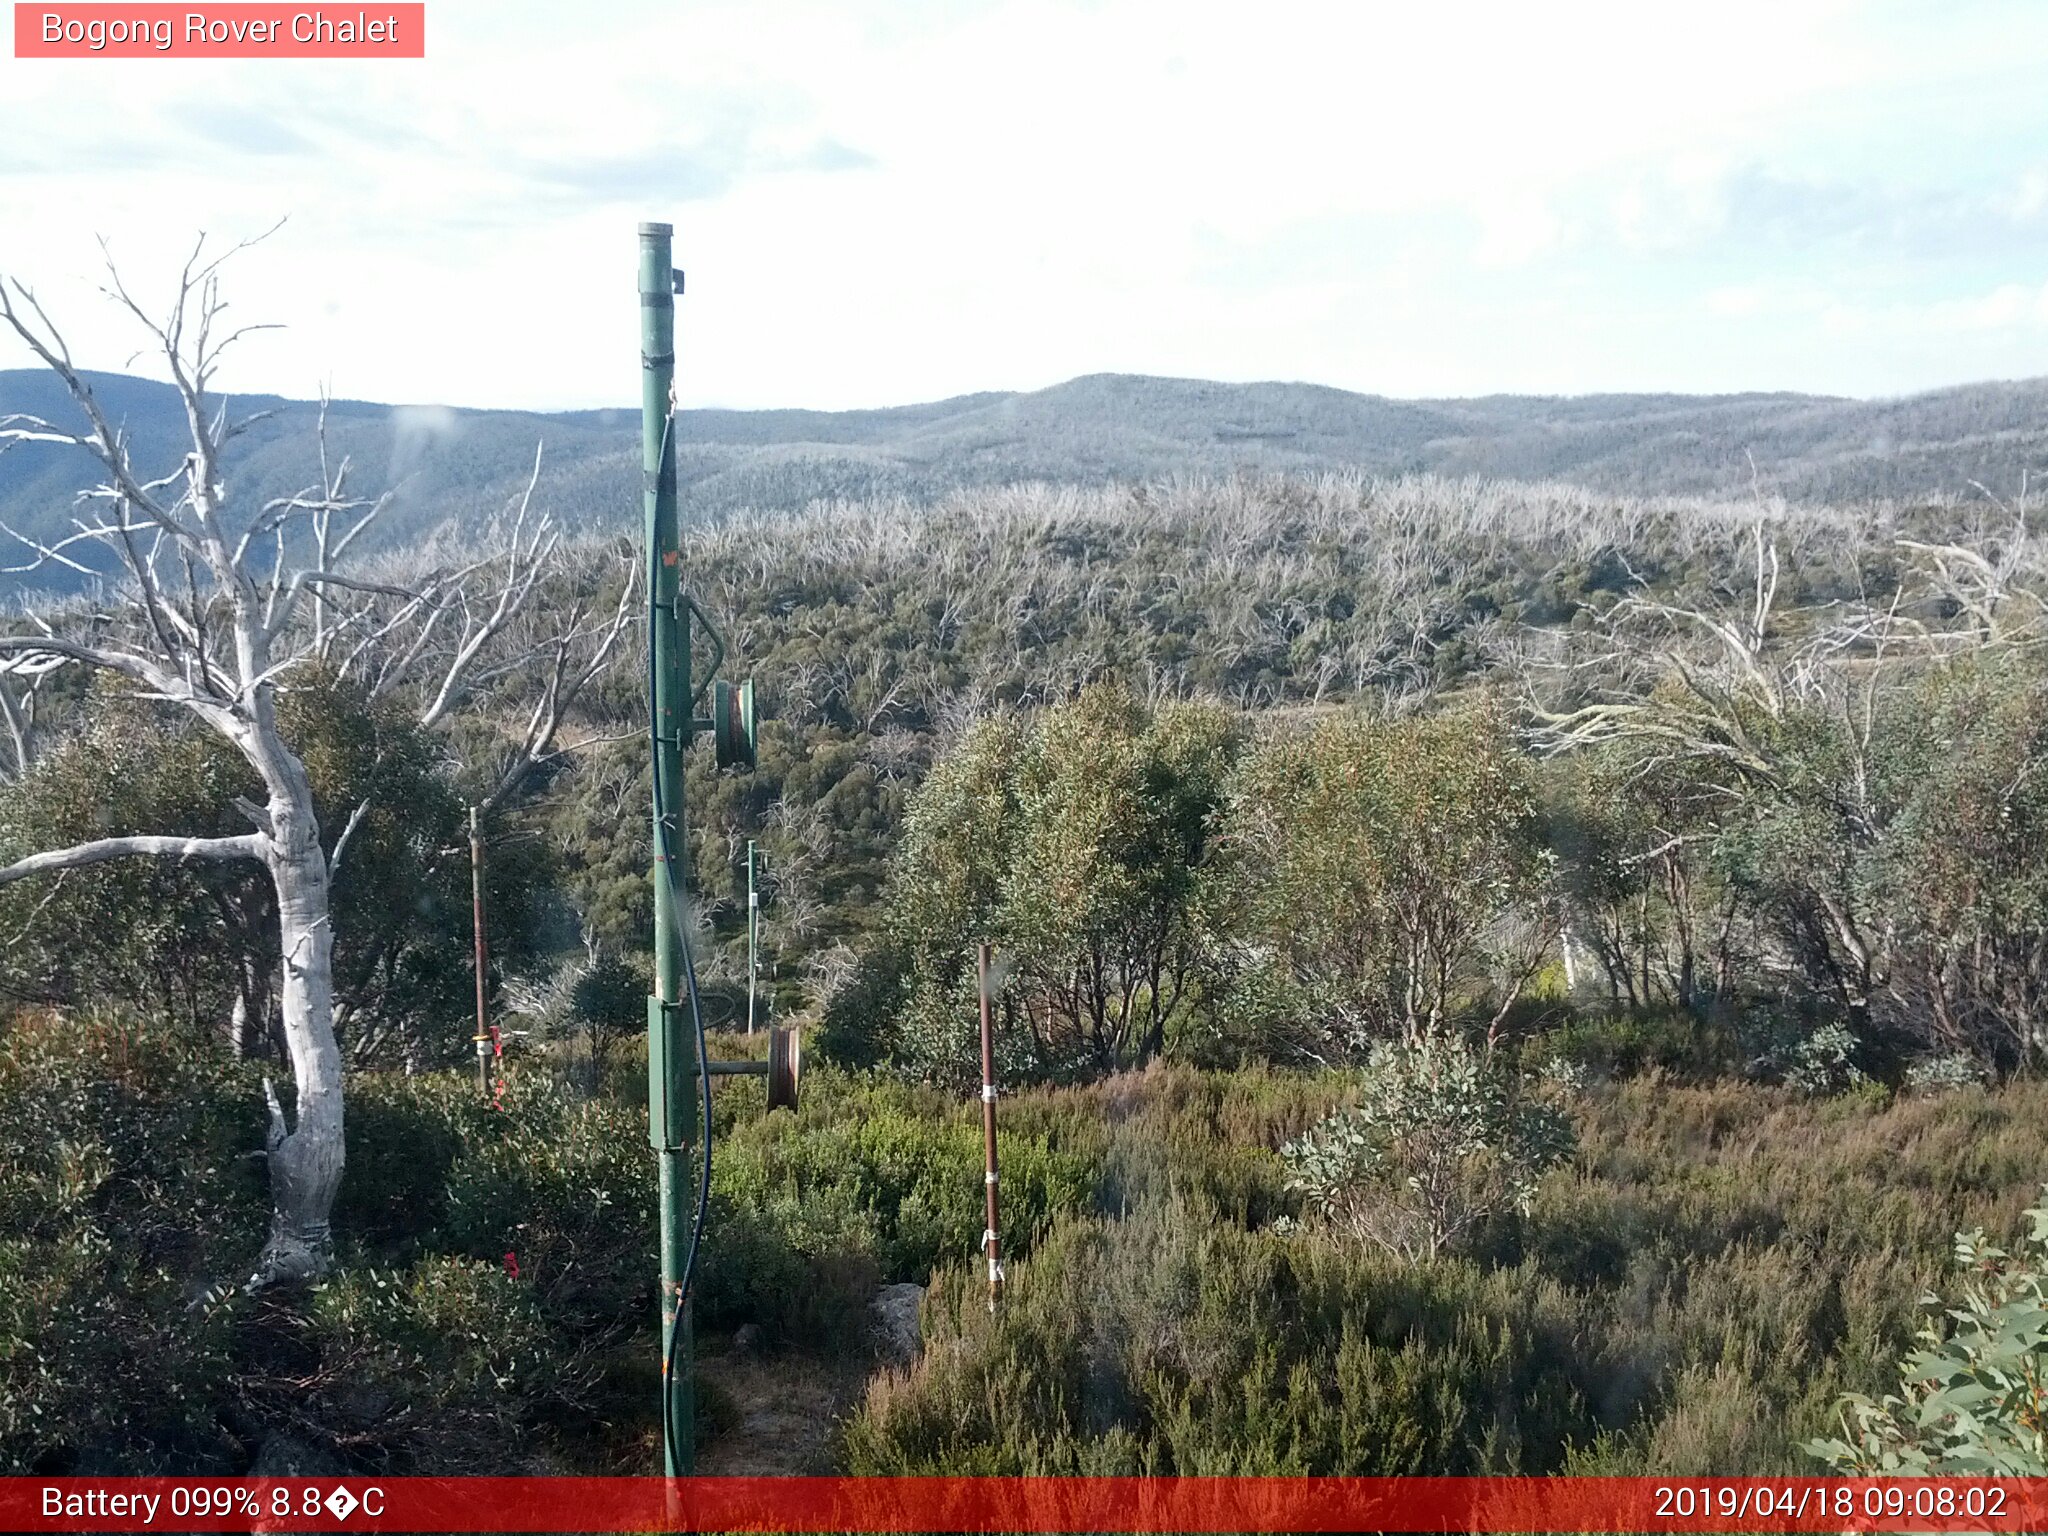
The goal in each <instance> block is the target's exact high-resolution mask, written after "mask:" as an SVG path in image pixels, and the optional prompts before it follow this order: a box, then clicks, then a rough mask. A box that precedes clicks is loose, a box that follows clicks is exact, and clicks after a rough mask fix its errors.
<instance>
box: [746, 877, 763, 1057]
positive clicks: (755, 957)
mask: <svg viewBox="0 0 2048 1536" xmlns="http://www.w3.org/2000/svg"><path fill="white" fill-rule="evenodd" d="M760 937H761V893H760V892H759V891H757V890H756V889H754V840H753V839H752V838H751V837H750V838H748V839H747V1033H748V1034H750V1035H751V1034H752V1033H753V1032H754V991H755V988H756V987H757V986H758V985H759V983H760V979H761V963H760V959H759V943H760Z"/></svg>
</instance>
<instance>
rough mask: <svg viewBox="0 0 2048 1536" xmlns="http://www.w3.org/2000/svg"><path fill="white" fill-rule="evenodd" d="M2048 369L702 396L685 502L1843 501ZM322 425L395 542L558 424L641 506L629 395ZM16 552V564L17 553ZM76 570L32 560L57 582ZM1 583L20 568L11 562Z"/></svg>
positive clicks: (13, 377) (485, 500) (111, 394)
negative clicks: (1258, 497)
mask: <svg viewBox="0 0 2048 1536" xmlns="http://www.w3.org/2000/svg"><path fill="white" fill-rule="evenodd" d="M89 377H90V378H91V380H92V381H93V385H94V388H95V389H96V390H97V391H98V392H99V394H100V396H101V398H102V400H103V401H104V403H105V405H106V408H107V411H108V413H109V415H110V416H111V417H112V419H114V420H115V421H117V422H119V423H121V424H122V425H123V427H124V428H125V429H126V430H127V431H129V432H130V433H131V434H132V437H133V441H134V444H135V446H136V449H137V451H138V453H140V454H144V455H154V454H157V453H161V452H164V451H168V450H170V449H173V448H175V446H176V444H177V443H178V442H179V441H180V440H181V435H182V433H183V432H184V417H183V414H182V408H181V407H180V406H179V404H178V402H177V399H176V396H175V393H174V392H173V391H172V390H171V389H170V387H169V386H168V385H159V384H153V383H149V382H147V381H145V380H141V379H134V378H128V377H125V376H121V375H113V374H93V375H90V376H89ZM236 406H237V409H238V410H239V411H243V412H248V413H252V414H253V413H259V412H269V413H271V414H270V415H268V416H267V417H266V419H264V420H261V421H258V422H256V423H254V424H253V425H252V426H251V427H250V428H249V430H248V431H247V433H246V434H244V435H243V437H242V438H241V440H240V443H239V444H238V449H239V469H240V473H241V475H242V481H241V484H242V485H243V486H244V487H245V488H246V490H247V492H248V493H249V494H250V495H251V496H252V497H255V498H258V499H259V500H267V499H269V498H270V497H273V496H280V495H289V494H291V493H293V492H295V491H297V490H299V489H300V488H301V487H302V486H303V485H304V484H306V483H307V481H308V479H309V478H310V477H311V475H312V474H313V472H314V471H313V468H312V464H313V460H312V458H311V456H310V444H311V441H312V435H313V427H314V423H315V421H316V420H317V417H318V414H319V407H318V406H317V405H315V404H312V403H308V402H305V401H287V400H280V399H275V398H272V397H267V396H255V397H250V398H247V399H243V400H240V401H237V402H236ZM69 411H70V408H69V407H68V406H67V405H66V404H65V403H64V401H63V400H62V398H61V390H60V389H59V387H58V386H57V385H56V384H55V383H54V381H52V380H51V379H49V378H48V377H47V376H46V375H43V374H39V373H37V372H35V371H32V370H16V371H0V416H4V415H9V414H14V413H26V414H31V415H36V416H47V417H51V418H53V419H57V420H61V421H65V422H66V423H67V424H68V423H69V420H70V417H69V414H68V413H69ZM2044 419H2048V386H2044V385H2043V384H2042V383H2041V382H2040V381H2028V382H2021V383H2012V384H1982V385H1972V386H1969V387H1966V388H1961V389H1951V390H1943V391H1938V392H1935V393H1932V394H1925V395H1915V396H1910V397H1906V398H1904V399H1899V400H1889V401H1861V400H1842V399H1828V398H1821V397H1817V396H1803V395H1790V394H1754V395H1729V396H1682V395H1595V396H1584V397H1577V398H1541V397H1524V396H1506V395H1502V396H1490V397H1486V398H1480V399H1470V400H1392V399H1387V398H1385V397H1382V396H1377V395H1363V394H1353V393H1350V392H1347V391H1344V390H1339V389H1329V388H1323V387H1320V386H1315V385H1307V384H1218V383H1209V382H1204V381H1200V380H1188V379H1162V378H1145V377H1135V376H1129V375H1118V374H1099V375H1094V376H1091V377H1087V378H1080V379H1074V380H1070V381H1069V382H1067V383H1065V384H1060V385H1056V386H1054V387H1052V388H1050V389H1044V390H1039V391H1036V392H1034V393H1029V394H1013V393H987V394H978V395H965V396H961V397H959V398H957V399H952V400H943V401H937V402H934V403H931V404H926V405H910V406H901V407H895V408H888V409H877V410H862V411H838V412H827V411H803V410H769V411H723V410H697V411H685V412H683V413H682V414H681V415H680V416H679V418H678V423H677V426H678V441H679V443H680V444H681V455H680V464H679V467H680V471H681V476H682V482H683V486H684V490H685V494H686V496H687V498H688V501H689V504H690V506H691V507H692V508H693V509H694V510H695V511H696V512H697V513H698V514H699V515H701V516H707V517H716V516H721V515H724V514H726V513H729V512H732V511H735V510H739V509H746V508H754V509H763V510H800V509H801V508H803V507H804V506H806V505H808V504H809V503H811V502H812V501H816V500H820V499H823V500H831V499H837V498H853V499H862V498H889V497H898V496H901V497H909V498H914V499H930V498H932V497H935V496H939V495H943V494H945V493H947V492H949V491H952V490H955V489H961V488H970V487H996V486H1003V485H1009V484H1015V483H1018V482H1022V481H1034V480H1036V481H1045V482H1048V483H1052V484H1073V485H1100V484H1104V483H1110V482H1143V481H1147V480H1155V479H1160V478H1165V477H1172V476H1175V475H1187V474H1208V475H1215V474H1228V473H1233V472H1236V471H1239V470H1246V471H1251V472H1253V473H1268V472H1274V471H1290V472H1295V473H1307V474H1315V473H1320V472H1323V471H1328V470H1362V471H1365V472H1368V473H1372V474H1378V475H1404V474H1437V475H1446V476H1451V477H1461V476H1467V475H1476V476H1483V477H1491V478H1505V479H1514V480H1549V479H1557V480H1564V481H1569V482H1572V483H1576V484H1580V485H1585V486H1589V487H1594V488H1598V489H1600V490H1603V491H1609V492H1627V493H1630V494H1633V495H1652V496H1654V495H1662V494H1679V493H1683V494H1701V495H1728V494H1749V493H1751V492H1752V491H1754V490H1761V491H1762V492H1764V493H1766V494H1779V495H1783V496H1786V497H1788V498H1790V499H1793V500H1798V501H1811V502H1829V501H1831V502H1844V501H1857V500H1868V499H1876V498H1902V499H1913V498H1926V497H1935V496H1943V495H1956V494H1964V493H1967V492H1968V490H1969V487H1970V484H1971V482H1972V481H1976V482H1981V483H1982V484H1984V485H1987V486H1990V487H1993V488H1994V489H1997V490H1999V491H2001V492H2004V491H2006V490H2009V489H2011V488H2013V487H2015V486H2017V485H2018V484H2019V481H2020V479H2021V477H2022V475H2023V473H2024V472H2025V471H2026V470H2027V468H2028V467H2029V466H2031V465H2033V464H2034V463H2036V462H2037V460H2038V456H2039V453H2040V451H2041V449H2042V447H2043V435H2044V432H2043V429H2042V427H2041V426H2040V422H2041V421H2042V420H2044ZM328 432H329V436H330V440H331V445H332V448H333V451H334V452H335V454H336V456H337V457H339V456H342V455H346V456H347V457H349V458H350V460H351V461H352V462H353V464H354V466H355V473H356V484H357V485H358V486H359V487H364V488H368V489H369V490H371V491H373V492H376V493H381V492H383V491H384V490H386V489H389V490H392V491H393V492H394V493H395V500H394V503H393V505H392V507H391V508H390V509H389V511H388V513H387V514H386V516H385V517H384V518H383V519H382V520H381V526H380V527H379V529H378V530H377V532H376V534H375V538H376V539H377V540H379V541H381V542H382V543H384V544H385V545H387V546H390V547H402V546H403V545H405V544H406V543H407V542H409V541H412V540H415V539H417V538H419V537H420V536H421V535H422V534H423V533H424V532H425V530H427V529H429V528H431V527H433V526H435V525H437V524H439V523H440V522H442V521H444V520H447V519H451V518H452V519H456V520H459V521H461V522H463V523H464V524H466V525H470V526H475V525H477V524H479V523H481V522H482V521H484V520H485V519H487V518H488V516H489V515H490V513H491V511H492V509H494V508H495V507H497V506H499V505H500V504H502V503H503V502H504V500H505V499H506V498H507V497H508V496H509V495H511V494H513V493H514V492H516V490H517V489H518V487H519V486H520V484H521V483H522V482H523V480H524V477H525V475H526V474H527V472H528V470H529V469H530V467H531V463H532V459H533V453H534V448H535V446H536V444H537V443H543V442H544V443H545V445H546V455H547V461H546V470H545V474H546V482H547V488H548V494H549V498H550V502H551V505H552V507H553V509H554V511H555V512H556V514H557V516H559V517H560V518H561V519H562V520H563V521H564V522H566V523H569V524H571V525H574V526H577V527H584V528H609V527H619V526H623V525H626V524H628V523H630V521H631V518H632V509H633V508H634V507H636V506H637V505H638V501H637V490H636V484H635V478H634V477H635V475H636V474H637V472H638V464H639V448H638V432H639V418H638V415H637V413H636V412H633V411H629V410H615V411H579V412H570V413H563V414H555V415H536V414H531V413H524V412H513V411H476V410H462V409H453V408H448V407H444V406H438V405H430V406H419V405H411V406H393V405H379V404H370V403H366V402H361V401H335V402H333V403H332V405H331V406H330V408H329V411H328ZM80 473H81V470H80V466H79V464H78V463H77V462H76V460H75V458H67V456H66V454H65V453H64V452H63V451H61V450H57V449H52V448H48V447H45V446H43V445H39V444H33V443H31V444H24V445H21V446H19V447H17V448H16V449H15V450H14V451H12V452H11V453H9V454H7V455H6V456H4V457H0V520H4V521H5V522H6V523H7V524H9V525H11V526H12V527H15V528H17V529H20V530H21V531H22V532H24V533H27V534H29V535H30V536H32V537H35V538H41V539H49V538H51V537H53V536H62V535H63V534H64V533H66V532H69V531H70V525H69V523H68V522H67V521H66V513H65V508H66V506H67V505H68V502H69V500H70V497H71V495H72V493H73V492H74V491H75V490H76V488H77V482H78V477H79V475H80ZM0 563H4V564H7V565H15V564H19V563H21V561H20V560H19V559H16V558H13V557H7V558H4V559H0ZM76 576H77V573H76V572H72V571H70V570H68V569H67V568H65V567H62V566H58V567H54V568H45V569H44V570H42V571H39V572H37V573H36V579H37V581H38V582H40V583H44V584H53V583H66V582H70V581H72V580H74V579H75V578H76ZM5 580H6V581H7V582H9V583H13V582H16V581H17V580H18V577H16V576H8V577H6V578H5Z"/></svg>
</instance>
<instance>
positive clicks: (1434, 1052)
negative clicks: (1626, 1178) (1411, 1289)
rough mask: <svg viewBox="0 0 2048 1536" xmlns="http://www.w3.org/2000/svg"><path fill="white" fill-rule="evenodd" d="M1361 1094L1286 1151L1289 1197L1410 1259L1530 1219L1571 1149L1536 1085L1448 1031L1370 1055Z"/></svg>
mask: <svg viewBox="0 0 2048 1536" xmlns="http://www.w3.org/2000/svg"><path fill="white" fill-rule="evenodd" d="M1360 1094H1361V1096H1360V1099H1359V1102H1358V1103H1357V1104H1356V1105H1354V1106H1352V1107H1350V1108H1348V1109H1342V1110H1339V1111H1337V1112H1336V1113H1335V1114H1333V1115H1331V1116H1329V1117H1328V1118H1327V1119H1325V1120H1323V1121H1322V1122H1320V1123H1319V1124H1317V1125H1315V1126H1314V1127H1312V1128H1311V1129H1310V1130H1309V1131H1308V1132H1306V1133H1305V1134H1304V1135H1302V1136H1300V1137H1298V1138H1297V1139H1295V1140H1294V1141H1291V1142H1289V1143H1288V1144H1287V1146H1286V1148H1285V1156H1286V1159H1287V1163H1288V1166H1289V1170H1290V1176H1289V1179H1288V1187H1289V1188H1290V1189H1294V1190H1298V1191H1300V1192H1301V1193H1302V1194H1303V1195H1305V1196H1306V1197H1307V1199H1308V1201H1309V1203H1310V1204H1311V1206H1312V1207H1313V1208H1314V1210H1315V1213H1316V1215H1317V1216H1318V1217H1319V1218H1320V1219H1321V1220H1322V1221H1323V1222H1324V1223H1325V1224H1326V1225H1328V1226H1329V1227H1331V1228H1333V1229H1335V1230H1336V1231H1338V1232H1339V1233H1341V1234H1343V1235H1345V1236H1346V1237H1349V1238H1353V1239H1357V1240H1360V1241H1363V1242H1368V1243H1372V1244H1374V1245H1376V1246H1378V1247H1381V1248H1384V1249H1387V1250H1388V1251H1389V1252H1392V1253H1396V1254H1399V1255H1401V1256H1403V1257H1405V1258H1410V1259H1433V1258H1435V1257H1436V1256H1437V1255H1438V1254H1440V1253H1442V1252H1444V1251H1445V1250H1446V1249H1450V1248H1454V1247H1457V1246H1458V1245H1459V1244H1461V1243H1463V1242H1465V1241H1467V1240H1468V1239H1469V1238H1471V1237H1472V1236H1473V1235H1474V1234H1475V1232H1476V1231H1477V1229H1478V1228H1479V1227H1480V1226H1481V1224H1483V1223H1484V1222H1486V1221H1487V1220H1489V1219H1490V1218H1493V1217H1496V1216H1501V1215H1505V1214H1507V1213H1509V1212H1511V1211H1512V1212H1519V1213H1521V1214H1523V1215H1526V1214H1527V1213H1528V1211H1529V1209H1530V1205H1531V1203H1532V1202H1533V1201H1534V1199H1535V1196H1536V1184H1537V1180H1538V1179H1539V1178H1541V1176H1542V1175H1543V1174H1544V1173H1545V1172H1546V1171H1548V1170H1549V1169H1551V1168H1553V1167H1555V1166H1556V1165H1557V1164H1559V1163H1560V1162H1563V1161H1564V1160H1565V1159H1566V1158H1568V1157H1569V1156H1570V1155H1571V1152H1572V1148H1573V1145H1574V1140H1575V1137H1574V1132H1573V1129H1572V1122H1571V1118H1570V1116H1569V1115H1568V1114H1567V1113H1566V1112H1565V1110H1564V1109H1563V1108H1562V1107H1560V1105H1559V1104H1558V1103H1557V1102H1555V1101H1554V1100H1553V1098H1552V1097H1551V1096H1550V1095H1548V1094H1547V1093H1546V1091H1545V1087H1544V1085H1543V1083H1542V1082H1541V1081H1540V1080H1537V1079H1534V1078H1532V1077H1530V1076H1527V1075H1525V1074H1523V1073H1521V1072H1519V1071H1518V1070H1516V1069H1514V1068H1512V1067H1511V1066H1509V1065H1508V1064H1507V1063H1506V1062H1505V1061H1504V1060H1502V1059H1501V1058H1500V1057H1498V1056H1496V1055H1495V1054H1494V1053H1492V1052H1490V1051H1486V1050H1483V1049H1481V1048H1478V1047H1475V1046H1474V1045H1473V1044H1471V1043H1470V1042H1469V1041H1468V1040H1467V1039H1466V1038H1465V1037H1464V1036H1463V1035H1461V1034H1458V1033H1457V1032H1455V1031H1452V1030H1448V1029H1441V1028H1435V1029H1428V1030H1425V1031H1423V1032H1422V1033H1421V1034H1419V1035H1417V1036H1415V1037H1414V1038H1412V1039H1409V1040H1403V1041H1383V1042H1381V1043H1380V1044H1379V1045H1377V1046H1375V1047H1374V1048H1373V1051H1372V1056H1371V1059H1370V1061H1369V1062H1368V1063H1367V1066H1366V1069H1365V1072H1364V1075H1363V1078H1362V1081H1361V1085H1360Z"/></svg>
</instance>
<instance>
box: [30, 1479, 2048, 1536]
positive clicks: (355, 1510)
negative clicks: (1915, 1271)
mask: <svg viewBox="0 0 2048 1536" xmlns="http://www.w3.org/2000/svg"><path fill="white" fill-rule="evenodd" d="M0 1529H5V1530H9V1531H390V1532H400V1531H406V1532H419V1531H447V1532H457V1531H461V1532H468V1531H593V1532H595V1531H764V1532H766V1531H776V1532H782V1531H862V1532H865V1531H905V1532H907V1531H934V1532H936V1531H1016V1532H1083V1531H1103V1532H1109V1531H1146V1532H1164V1531H1190V1532H1223V1531H1375V1530H1377V1531H1418V1532H1420V1531H1475V1532H1478V1531H1483V1532H1510V1531H1532V1532H1533V1531H1560V1532H1565V1531H1603V1532H1605V1531H1617V1532H1618V1531H1673V1532H1710V1531H1726V1532H1746V1531H1758V1532H1805V1531H1812V1532H1842V1531H1939V1532H1946V1531H1991V1532H2001V1531H2048V1479H1971V1478H1952V1479H1951V1478H1943V1479H1931V1478H1926V1479H1922V1478H1882V1479H1878V1478H1869V1479H1859V1478H1783V1477H1779V1478H1685V1479H1670V1478H1517V1477H1504V1478H1430V1477H1417V1478H1309V1477H1305V1478H1277V1477H1272V1478H1265V1477H1246V1478H1201V1477H1187V1478H1114V1477H1105V1478H1087V1477H1081V1478H993V1477H990V1478H978V1477H968V1478H944V1477H934V1478H845V1477H813V1478H804V1477H797V1478H747V1477H736V1478H674V1479H662V1478H580V1477H561V1478H496V1477H475V1478H388V1477H351V1478H288V1479H260V1478H242V1479H234V1478H227V1479H194V1478H65V1477H55V1478H34V1477H14V1478H4V1479H0Z"/></svg>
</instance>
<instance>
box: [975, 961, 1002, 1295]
mask: <svg viewBox="0 0 2048 1536" xmlns="http://www.w3.org/2000/svg"><path fill="white" fill-rule="evenodd" d="M988 972H989V947H988V945H986V944H984V945H982V946H981V960H980V974H981V1144H982V1152H983V1160H984V1161H985V1162H986V1164H987V1170H986V1173H985V1174H984V1177H983V1180H982V1183H983V1186H984V1188H985V1189H986V1190H987V1192H988V1226H987V1228H986V1229H985V1230H984V1231H983V1232H982V1234H981V1246H982V1249H983V1251H984V1252H986V1253H987V1254H988V1309H989V1311H991V1312H993V1311H995V1309H996V1298H997V1297H999V1296H1001V1295H1002V1293H1003V1265H1002V1252H1001V1245H1000V1244H999V1243H998V1241H997V1238H996V1232H997V1230H998V1228H997V1226H996V1042H995V1029H994V1027H993V1025H992V1023H991V1021H990V1016H989V1015H990V999H989V974H988Z"/></svg>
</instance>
